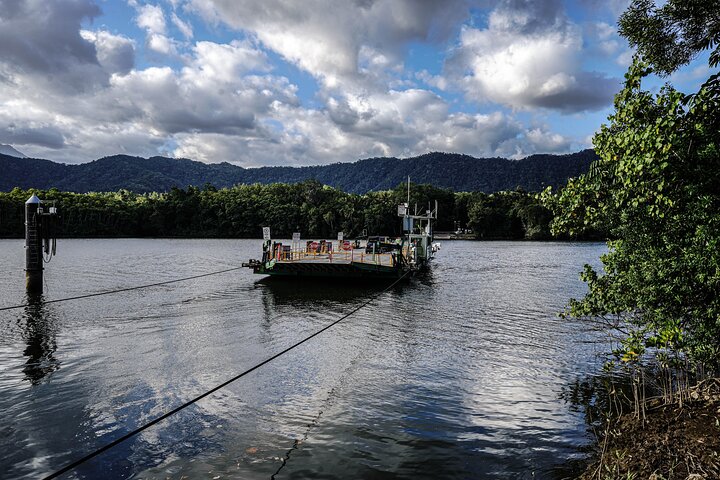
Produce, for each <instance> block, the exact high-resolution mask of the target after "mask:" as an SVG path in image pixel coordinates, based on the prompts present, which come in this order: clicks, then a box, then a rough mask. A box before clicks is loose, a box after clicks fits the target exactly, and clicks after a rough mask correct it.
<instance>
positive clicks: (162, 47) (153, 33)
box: [135, 4, 178, 55]
mask: <svg viewBox="0 0 720 480" xmlns="http://www.w3.org/2000/svg"><path fill="white" fill-rule="evenodd" d="M136 9H137V12H138V14H137V17H135V23H136V24H137V26H138V27H140V28H143V29H145V33H146V40H145V44H146V45H147V47H148V48H149V49H150V50H152V51H153V52H156V53H160V54H162V55H177V53H178V49H177V42H175V40H173V39H172V38H170V37H168V36H167V35H166V34H167V22H166V20H165V13H164V12H163V9H162V7H160V5H151V4H146V5H136Z"/></svg>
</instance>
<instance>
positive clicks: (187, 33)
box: [171, 12, 193, 40]
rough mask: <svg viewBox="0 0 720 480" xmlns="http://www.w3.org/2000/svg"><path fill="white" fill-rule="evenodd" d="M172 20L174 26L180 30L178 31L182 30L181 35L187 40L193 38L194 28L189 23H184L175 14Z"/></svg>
mask: <svg viewBox="0 0 720 480" xmlns="http://www.w3.org/2000/svg"><path fill="white" fill-rule="evenodd" d="M171 18H172V22H173V24H174V25H175V26H176V27H177V28H178V30H180V33H182V34H183V36H184V37H185V38H186V39H188V40H189V39H191V38H192V37H193V28H192V25H191V24H190V23H189V22H185V21H183V20H182V19H181V18H180V17H178V16H177V14H176V13H175V12H173V14H172V17H171Z"/></svg>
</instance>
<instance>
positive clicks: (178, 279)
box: [0, 267, 245, 312]
mask: <svg viewBox="0 0 720 480" xmlns="http://www.w3.org/2000/svg"><path fill="white" fill-rule="evenodd" d="M243 268H245V267H232V268H226V269H225V270H218V271H217V272H209V273H201V274H199V275H193V276H191V277H183V278H175V279H173V280H165V281H163V282H156V283H148V284H145V285H137V286H134V287H125V288H118V289H116V290H107V291H103V292H95V293H86V294H84V295H77V296H75V297H66V298H56V299H54V300H43V301H42V302H33V303H23V304H22V305H13V306H11V307H0V312H3V311H6V310H16V309H18V308H25V307H31V306H36V305H38V304H47V303H60V302H67V301H70V300H80V299H81V298H90V297H99V296H101V295H110V294H113V293H121V292H129V291H132V290H140V289H142V288H150V287H158V286H161V285H169V284H171V283H178V282H186V281H188V280H194V279H196V278H202V277H209V276H211V275H219V274H221V273H227V272H232V271H235V270H242V269H243Z"/></svg>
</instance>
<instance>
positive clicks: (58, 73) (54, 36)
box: [0, 0, 108, 92]
mask: <svg viewBox="0 0 720 480" xmlns="http://www.w3.org/2000/svg"><path fill="white" fill-rule="evenodd" d="M98 15H100V9H99V8H98V7H97V5H95V4H94V3H93V2H92V1H91V0H58V1H53V2H46V1H43V0H27V1H24V2H19V1H16V0H0V71H5V72H12V73H11V74H6V75H7V77H8V79H9V80H11V81H19V80H20V77H21V76H23V75H33V76H34V79H35V81H36V82H38V83H42V84H44V85H46V86H52V87H54V88H55V89H56V90H63V91H67V92H73V91H75V92H79V91H83V90H85V89H87V88H91V87H92V86H94V85H97V84H101V83H104V82H106V81H107V79H108V74H107V72H105V71H104V70H103V68H102V67H101V66H100V63H99V62H98V58H97V50H96V48H95V45H94V44H93V42H91V41H88V40H87V39H85V38H83V37H82V35H80V25H81V22H82V21H83V20H84V19H90V20H91V19H93V18H95V17H96V16H98Z"/></svg>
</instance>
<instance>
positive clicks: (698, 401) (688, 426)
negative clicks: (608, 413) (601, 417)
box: [580, 378, 720, 480]
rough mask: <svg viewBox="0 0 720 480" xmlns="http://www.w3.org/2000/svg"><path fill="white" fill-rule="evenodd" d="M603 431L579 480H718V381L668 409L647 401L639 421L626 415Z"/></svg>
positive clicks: (702, 385)
mask: <svg viewBox="0 0 720 480" xmlns="http://www.w3.org/2000/svg"><path fill="white" fill-rule="evenodd" d="M605 427H606V428H605V429H604V432H605V435H604V438H601V439H600V440H599V445H598V451H597V453H596V454H595V457H594V459H593V460H592V461H591V463H590V465H589V466H588V468H587V469H586V470H585V472H584V473H583V474H582V475H581V476H580V478H581V479H582V480H591V479H592V480H605V479H617V478H633V479H647V478H652V479H656V480H660V479H664V480H673V479H682V480H685V479H694V480H700V479H716V478H720V378H714V379H709V380H705V381H704V382H701V383H700V384H699V385H697V386H696V387H693V388H691V389H690V390H689V391H688V392H686V393H685V394H684V395H683V397H682V400H681V399H679V398H678V399H676V400H675V401H674V402H673V403H670V404H665V403H663V402H662V401H660V400H652V401H649V402H648V405H647V407H646V413H645V418H644V420H643V419H639V418H637V416H636V415H634V414H626V415H622V416H620V417H616V418H613V419H611V420H609V423H608V424H607V425H606V426H605Z"/></svg>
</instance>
